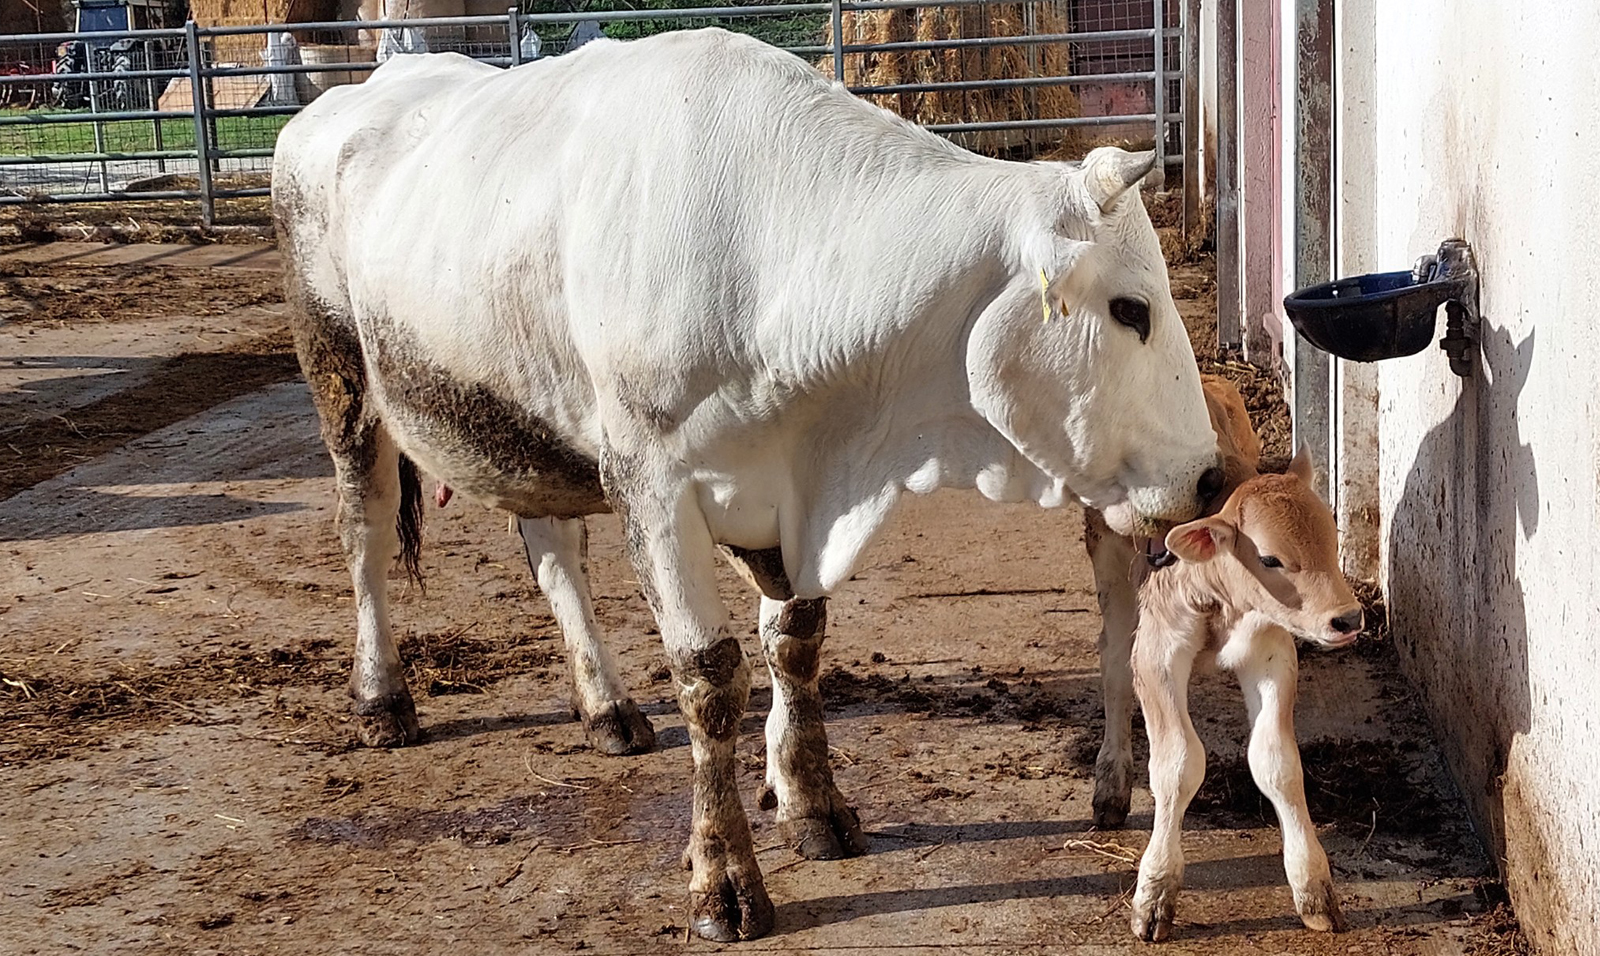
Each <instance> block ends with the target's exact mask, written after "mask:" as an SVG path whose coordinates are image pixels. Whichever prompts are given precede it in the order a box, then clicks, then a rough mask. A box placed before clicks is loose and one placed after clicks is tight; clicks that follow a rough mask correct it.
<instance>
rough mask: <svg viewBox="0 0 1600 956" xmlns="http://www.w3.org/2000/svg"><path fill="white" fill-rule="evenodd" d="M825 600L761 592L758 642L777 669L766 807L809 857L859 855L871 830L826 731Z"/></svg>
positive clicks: (764, 790)
mask: <svg viewBox="0 0 1600 956" xmlns="http://www.w3.org/2000/svg"><path fill="white" fill-rule="evenodd" d="M827 621H828V599H827V598H815V599H809V600H807V599H801V598H791V599H789V600H787V601H775V600H773V599H772V598H769V597H766V596H765V595H763V596H762V598H761V644H762V647H763V649H764V650H765V651H766V656H767V669H768V671H769V672H770V673H771V674H772V710H771V711H769V712H768V714H767V783H766V786H764V787H762V789H761V796H760V799H759V801H758V802H759V804H760V806H761V808H762V809H763V810H770V809H772V808H773V807H774V806H776V807H777V809H778V832H779V834H780V835H782V837H783V838H784V840H785V841H787V842H788V844H789V845H790V846H791V847H793V848H794V850H795V852H797V853H799V854H800V855H801V856H803V857H805V858H806V859H808V860H837V859H841V858H843V857H847V856H860V855H861V854H862V853H865V852H866V850H867V840H866V837H865V836H864V835H863V834H862V832H861V821H860V820H859V819H858V818H857V817H856V812H855V810H853V809H851V807H850V805H849V804H847V803H846V802H845V799H844V795H843V794H841V793H840V792H839V788H838V787H837V786H835V785H834V782H833V768H832V767H831V766H830V765H829V762H828V731H827V728H826V727H825V726H824V724H823V718H822V693H821V691H819V690H818V688H817V674H818V670H819V667H820V663H821V655H822V638H823V633H824V631H825V630H826V628H827Z"/></svg>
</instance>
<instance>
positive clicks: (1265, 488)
mask: <svg viewBox="0 0 1600 956" xmlns="http://www.w3.org/2000/svg"><path fill="white" fill-rule="evenodd" d="M1310 480H1311V457H1310V455H1309V454H1307V453H1306V451H1305V450H1304V449H1301V451H1300V453H1299V454H1297V455H1295V457H1294V461H1293V462H1292V463H1291V464H1290V465H1289V472H1288V474H1284V475H1259V476H1257V477H1255V478H1251V479H1250V480H1248V481H1246V482H1245V483H1244V484H1242V485H1240V486H1239V487H1238V488H1237V489H1235V490H1234V492H1233V494H1232V495H1230V496H1229V497H1228V500H1227V503H1226V504H1224V505H1223V506H1222V510H1221V511H1220V512H1218V513H1217V514H1216V515H1215V516H1213V517H1209V518H1201V519H1200V520H1198V521H1191V522H1189V523H1188V524H1182V525H1179V526H1178V527H1176V528H1173V529H1172V531H1170V532H1169V533H1168V534H1167V548H1168V550H1170V551H1171V552H1172V553H1173V554H1175V555H1177V556H1178V558H1179V560H1182V561H1188V562H1193V563H1195V564H1204V565H1207V566H1208V571H1209V572H1210V574H1209V575H1208V576H1207V577H1208V580H1209V581H1210V582H1211V583H1212V584H1213V586H1214V587H1215V589H1216V591H1217V592H1218V597H1220V598H1222V599H1223V600H1225V601H1226V602H1227V603H1228V604H1229V605H1230V606H1231V607H1232V608H1233V609H1234V610H1235V611H1238V612H1247V611H1254V612H1256V613H1259V614H1261V615H1263V616H1265V617H1266V618H1268V619H1269V620H1271V621H1272V622H1273V623H1274V624H1277V625H1278V626H1280V627H1282V628H1285V629H1286V630H1288V631H1289V632H1291V633H1293V634H1294V635H1296V636H1297V637H1300V638H1301V639H1303V640H1308V641H1313V642H1315V643H1318V644H1322V645H1324V646H1327V647H1343V646H1344V645H1346V644H1349V643H1351V642H1352V641H1354V640H1355V639H1356V637H1357V635H1359V634H1360V633H1361V624H1362V614H1361V605H1360V603H1358V602H1357V601H1356V597H1355V595H1354V594H1353V593H1351V591H1350V585H1349V584H1347V583H1346V582H1345V579H1344V574H1343V572H1341V571H1340V569H1339V541H1338V529H1337V528H1336V527H1335V525H1334V521H1333V513H1332V512H1331V511H1329V510H1328V506H1327V505H1325V504H1323V503H1322V499H1321V498H1318V497H1317V494H1316V492H1314V491H1312V490H1311V485H1310Z"/></svg>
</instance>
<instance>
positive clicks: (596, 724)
mask: <svg viewBox="0 0 1600 956" xmlns="http://www.w3.org/2000/svg"><path fill="white" fill-rule="evenodd" d="M583 734H584V736H585V737H587V738H589V746H591V747H593V748H594V749H596V750H598V751H600V752H601V753H603V754H609V755H610V756H613V757H619V756H622V755H623V754H643V753H649V752H650V751H652V750H654V749H655V746H656V729H655V728H654V727H652V726H650V719H649V718H648V717H646V716H645V715H644V714H641V713H640V712H639V705H638V704H635V703H634V702H633V701H631V700H619V701H616V702H615V703H613V704H612V705H611V706H609V707H607V708H606V709H604V710H602V711H600V712H599V713H598V714H595V715H594V716H593V717H591V718H589V719H588V720H585V721H584V722H583Z"/></svg>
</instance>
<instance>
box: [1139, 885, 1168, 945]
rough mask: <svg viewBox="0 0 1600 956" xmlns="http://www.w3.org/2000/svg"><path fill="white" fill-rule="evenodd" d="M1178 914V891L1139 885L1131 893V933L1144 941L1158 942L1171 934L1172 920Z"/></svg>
mask: <svg viewBox="0 0 1600 956" xmlns="http://www.w3.org/2000/svg"><path fill="white" fill-rule="evenodd" d="M1177 914H1178V891H1177V888H1176V887H1174V888H1172V889H1171V890H1165V889H1150V890H1146V889H1145V888H1144V887H1142V886H1141V887H1140V888H1139V889H1138V890H1137V891H1136V892H1135V893H1134V894H1133V919H1132V920H1131V921H1130V925H1131V926H1132V928H1133V935H1134V936H1136V937H1138V938H1139V939H1141V940H1143V941H1144V942H1146V943H1160V942H1163V941H1165V940H1167V939H1168V938H1170V937H1171V936H1172V920H1173V918H1174V917H1176V916H1177Z"/></svg>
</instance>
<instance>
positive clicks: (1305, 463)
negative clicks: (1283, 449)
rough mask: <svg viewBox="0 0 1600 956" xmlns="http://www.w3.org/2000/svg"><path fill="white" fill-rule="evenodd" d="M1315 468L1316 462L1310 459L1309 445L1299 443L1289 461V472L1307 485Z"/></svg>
mask: <svg viewBox="0 0 1600 956" xmlns="http://www.w3.org/2000/svg"><path fill="white" fill-rule="evenodd" d="M1315 468H1316V463H1315V462H1313V461H1312V460H1311V446H1310V445H1301V446H1300V448H1299V449H1298V450H1297V451H1296V452H1295V453H1294V459H1293V460H1292V461H1290V462H1289V474H1291V475H1293V476H1295V477H1296V478H1299V479H1300V480H1301V481H1303V482H1305V483H1306V484H1308V485H1309V484H1311V472H1312V471H1313V470H1314V469H1315Z"/></svg>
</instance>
